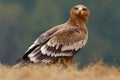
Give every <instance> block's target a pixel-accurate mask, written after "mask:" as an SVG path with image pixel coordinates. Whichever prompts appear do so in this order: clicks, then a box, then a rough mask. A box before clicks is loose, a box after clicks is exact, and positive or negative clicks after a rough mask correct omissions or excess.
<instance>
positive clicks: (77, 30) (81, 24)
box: [15, 5, 90, 66]
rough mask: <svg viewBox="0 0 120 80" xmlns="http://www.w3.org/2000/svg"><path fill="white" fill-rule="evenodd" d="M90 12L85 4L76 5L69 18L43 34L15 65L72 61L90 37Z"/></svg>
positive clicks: (68, 62) (66, 63)
mask: <svg viewBox="0 0 120 80" xmlns="http://www.w3.org/2000/svg"><path fill="white" fill-rule="evenodd" d="M89 15H90V12H89V10H88V8H87V7H85V6H84V5H76V6H74V7H73V8H72V9H71V11H70V18H69V20H68V21H67V22H66V23H64V24H61V25H58V26H55V27H53V28H52V29H50V30H48V31H47V32H45V33H43V34H41V35H40V36H39V37H38V38H37V39H36V41H35V42H34V43H33V44H32V46H30V47H29V49H28V50H27V51H26V52H25V54H24V56H23V57H22V60H21V61H20V62H19V63H18V64H16V65H15V66H23V65H24V64H26V63H30V62H31V63H45V64H59V65H64V66H67V65H68V64H71V63H72V60H73V57H74V55H75V54H76V53H77V52H78V51H79V50H80V49H81V48H83V47H84V46H85V44H86V42H87V39H88V31H87V28H86V23H87V21H88V18H89Z"/></svg>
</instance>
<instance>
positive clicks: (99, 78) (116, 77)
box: [0, 62, 120, 80]
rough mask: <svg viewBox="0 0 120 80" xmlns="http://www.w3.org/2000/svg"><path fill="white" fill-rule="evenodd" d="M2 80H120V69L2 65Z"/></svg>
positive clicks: (0, 76) (0, 69)
mask: <svg viewBox="0 0 120 80" xmlns="http://www.w3.org/2000/svg"><path fill="white" fill-rule="evenodd" d="M0 80H120V69H119V67H115V66H108V65H106V64H104V63H101V62H99V63H96V64H90V65H88V66H86V67H84V68H82V69H77V68H76V67H72V66H70V67H69V68H68V69H61V68H60V69H59V68H56V67H54V66H51V67H41V66H39V65H29V66H26V67H22V68H12V67H10V66H6V65H2V64H0Z"/></svg>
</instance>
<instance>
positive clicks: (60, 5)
mask: <svg viewBox="0 0 120 80" xmlns="http://www.w3.org/2000/svg"><path fill="white" fill-rule="evenodd" d="M76 4H84V5H86V6H87V7H88V8H89V9H90V11H91V16H90V19H89V22H88V24H87V27H88V30H89V40H88V43H87V45H86V46H85V48H84V49H83V50H82V51H81V52H80V54H77V55H76V58H75V62H76V63H80V64H81V66H83V65H86V64H88V63H90V62H94V61H98V60H101V59H102V60H103V61H104V62H106V63H107V64H113V65H114V64H115V65H120V53H119V52H120V26H119V25H120V6H119V5H120V0H98V1H96V0H69V1H67V0H46V1H45V0H0V62H1V63H3V64H8V65H12V64H13V63H14V61H15V60H16V59H17V58H19V57H21V56H22V55H23V54H24V52H25V51H26V50H27V48H28V47H29V46H30V45H31V44H32V43H33V42H34V40H35V39H36V38H37V37H38V36H39V35H40V34H41V33H43V32H45V31H46V30H48V29H50V28H51V27H53V26H56V25H59V24H62V23H64V22H66V21H67V20H68V18H69V11H70V9H71V8H72V7H73V6H74V5H76Z"/></svg>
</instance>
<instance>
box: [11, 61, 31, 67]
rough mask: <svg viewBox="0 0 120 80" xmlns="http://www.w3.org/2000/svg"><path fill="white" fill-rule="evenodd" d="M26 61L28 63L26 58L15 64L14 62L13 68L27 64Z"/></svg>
mask: <svg viewBox="0 0 120 80" xmlns="http://www.w3.org/2000/svg"><path fill="white" fill-rule="evenodd" d="M28 63H29V62H28V61H27V60H21V61H19V62H18V63H17V64H15V65H14V66H13V68H16V67H23V66H25V65H27V64H28Z"/></svg>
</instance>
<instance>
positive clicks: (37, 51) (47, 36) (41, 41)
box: [23, 26, 61, 60]
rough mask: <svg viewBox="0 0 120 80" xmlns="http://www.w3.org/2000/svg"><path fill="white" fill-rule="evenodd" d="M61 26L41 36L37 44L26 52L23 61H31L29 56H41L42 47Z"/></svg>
mask: <svg viewBox="0 0 120 80" xmlns="http://www.w3.org/2000/svg"><path fill="white" fill-rule="evenodd" d="M60 27H61V26H56V27H53V28H52V29H50V30H48V31H47V32H45V33H43V34H41V35H40V36H39V37H38V38H37V39H36V40H35V42H34V43H33V44H32V45H31V46H30V47H29V48H28V50H27V51H26V52H25V54H24V56H23V59H24V60H26V59H28V60H29V59H30V58H29V56H28V55H32V56H34V55H36V54H40V52H41V51H40V47H41V46H42V45H43V44H44V43H45V42H47V41H48V40H49V39H50V38H51V36H52V34H53V33H55V32H56V31H57V30H58V29H59V28H60Z"/></svg>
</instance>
